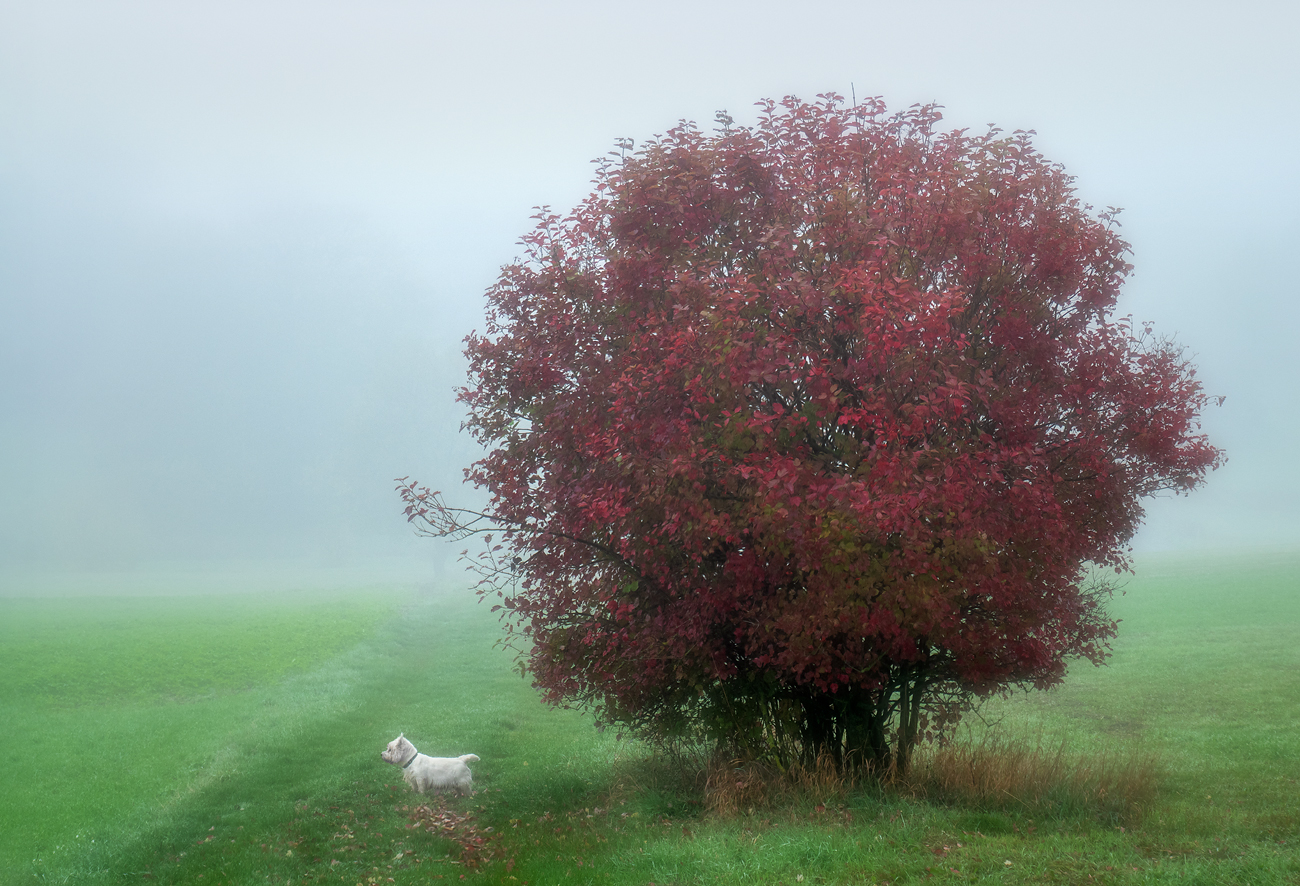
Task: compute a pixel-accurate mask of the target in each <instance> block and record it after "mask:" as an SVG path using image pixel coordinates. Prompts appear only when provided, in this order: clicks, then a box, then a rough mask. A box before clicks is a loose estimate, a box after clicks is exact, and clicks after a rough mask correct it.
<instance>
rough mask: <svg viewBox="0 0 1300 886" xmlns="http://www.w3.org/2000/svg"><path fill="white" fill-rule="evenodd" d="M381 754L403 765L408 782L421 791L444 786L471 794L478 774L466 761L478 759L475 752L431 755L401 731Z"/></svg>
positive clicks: (442, 788) (393, 762)
mask: <svg viewBox="0 0 1300 886" xmlns="http://www.w3.org/2000/svg"><path fill="white" fill-rule="evenodd" d="M379 756H380V758H381V759H382V760H383V761H384V762H385V763H392V764H393V765H394V766H401V767H402V777H403V778H405V779H406V783H407V784H409V785H410V786H411V787H413V788H415V790H416V791H417V792H419V793H421V794H423V793H426V792H428V791H435V792H436V791H444V790H452V791H455V792H456V793H458V794H468V793H469V792H470V790H472V789H473V786H474V776H473V775H471V774H470V771H469V767H468V766H466V765H465V764H466V763H477V762H478V757H476V756H474V755H473V754H462V755H461V756H459V757H427V756H425V755H424V754H421V753H420V752H419V751H417V750H416V749H415V745H413V744H411V742H410V740H408V739H407V738H406V736H405V735H399V736H397V738H395V739H393V740H392V741H390V742H389V743H388V749H387V750H385V751H384V752H383V753H381V754H380V755H379Z"/></svg>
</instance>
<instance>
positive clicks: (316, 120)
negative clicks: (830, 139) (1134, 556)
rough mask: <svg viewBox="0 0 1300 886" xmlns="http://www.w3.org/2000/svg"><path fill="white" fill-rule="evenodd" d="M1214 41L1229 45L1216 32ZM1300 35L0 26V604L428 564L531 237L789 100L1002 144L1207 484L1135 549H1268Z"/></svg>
mask: <svg viewBox="0 0 1300 886" xmlns="http://www.w3.org/2000/svg"><path fill="white" fill-rule="evenodd" d="M1229 9H1231V11H1229ZM1298 10H1300V5H1296V4H1292V3H1282V2H1279V3H1250V2H1245V3H1235V4H1232V5H1231V7H1229V5H1228V4H1214V5H1210V4H1196V3H1186V2H1180V3H1151V4H1143V3H1140V2H1125V3H1098V2H1088V3H1048V2H1043V0H1036V2H1024V3H1012V2H987V3H980V2H974V0H965V2H947V3H944V2H909V3H902V2H895V3H888V4H886V3H878V2H846V3H815V2H811V3H810V2H801V3H797V4H796V3H762V2H719V3H707V2H701V3H662V2H660V3H655V4H639V5H633V4H611V3H607V2H606V3H545V2H533V3H491V2H486V3H484V2H480V3H473V4H470V3H456V4H451V3H440V2H426V3H416V2H391V3H382V2H379V3H377V2H367V3H329V2H275V0H259V2H256V3H245V2H229V0H223V2H220V3H215V2H213V3H177V2H174V0H169V2H154V3H125V2H111V0H109V2H97V3H64V2H57V0H56V2H40V3H23V2H15V0H0V572H4V571H10V572H14V571H19V572H31V571H37V572H39V571H42V570H45V571H50V570H99V569H113V570H122V569H127V570H148V569H152V568H158V567H173V566H187V565H212V564H218V565H219V564H227V563H234V562H239V563H246V562H275V563H279V562H283V563H292V564H304V565H310V566H320V567H329V566H364V565H366V564H369V563H373V562H378V561H382V560H413V559H414V560H424V561H427V562H428V563H431V564H437V563H441V562H442V561H443V559H444V558H447V557H448V555H450V556H451V558H452V559H454V555H455V550H450V549H449V548H448V547H447V546H445V545H443V544H442V543H439V542H434V541H427V540H419V539H416V538H414V537H413V536H412V535H411V534H410V531H409V530H408V528H407V527H406V525H405V523H404V522H403V520H402V517H401V513H400V510H401V509H400V507H399V502H398V499H397V497H396V496H395V495H394V494H393V492H392V486H393V484H392V482H391V480H392V478H394V477H398V476H403V475H408V474H409V475H413V476H415V477H417V478H419V479H421V480H422V481H424V482H426V483H428V484H430V485H433V486H435V487H441V488H443V489H444V490H446V491H448V492H449V493H451V494H452V495H453V497H457V496H463V497H464V499H463V500H466V501H468V500H472V499H473V495H474V493H472V492H471V491H469V490H467V489H465V490H462V489H461V488H460V486H459V483H460V471H461V468H463V467H464V466H466V465H468V464H469V462H470V461H472V460H473V459H474V458H475V457H476V453H477V450H476V449H475V448H474V446H473V445H472V443H471V442H470V441H468V440H467V439H466V438H464V437H463V436H462V435H461V434H460V433H459V423H460V418H461V416H460V411H459V408H458V407H457V405H456V404H455V403H454V400H453V394H452V389H453V387H454V386H456V385H457V384H460V383H462V382H463V381H464V360H463V358H462V356H461V354H460V350H461V339H462V338H463V337H464V336H465V335H466V334H467V333H468V332H469V331H470V330H471V329H473V328H475V326H476V325H481V320H480V318H481V312H482V293H483V291H484V290H485V289H486V288H487V287H488V286H489V285H490V284H491V283H492V282H493V281H494V280H495V278H496V276H497V273H498V271H499V269H500V266H501V265H502V264H503V263H506V262H508V261H510V260H511V259H512V258H513V257H514V256H515V255H516V254H517V252H518V248H517V245H516V241H517V240H518V238H519V237H520V236H521V235H523V234H524V233H525V232H526V231H528V230H529V228H530V227H531V222H530V219H529V216H530V215H531V213H532V207H534V206H536V205H542V204H545V205H550V206H552V207H553V208H555V209H557V210H561V211H562V210H566V209H568V208H570V207H571V206H573V205H574V204H575V203H576V202H578V201H579V200H580V199H581V198H582V197H583V196H584V195H585V194H586V193H587V191H588V190H589V186H590V181H591V177H592V174H593V167H592V165H591V162H590V161H591V160H592V159H594V158H596V157H599V156H600V155H602V154H604V153H605V152H606V151H608V150H610V149H612V148H613V147H614V143H615V140H616V139H618V138H620V137H625V136H626V137H632V138H635V139H637V140H638V141H641V140H644V139H646V138H648V137H650V136H653V135H655V134H656V133H660V132H663V131H664V130H666V129H668V128H669V127H671V126H673V125H674V124H675V123H676V122H677V121H678V120H679V119H682V118H686V119H693V120H696V121H698V122H699V123H700V124H701V125H702V126H704V127H706V128H711V127H712V125H713V124H712V121H713V116H714V113H715V112H716V111H718V110H720V109H726V110H728V111H729V112H730V113H731V114H732V115H733V116H734V117H736V118H737V120H738V121H739V122H741V123H746V122H750V121H752V119H753V117H754V113H753V104H754V102H756V101H758V100H760V99H763V98H768V97H771V98H775V99H779V98H781V97H782V96H785V95H789V94H793V95H798V96H800V97H802V98H806V99H811V98H813V97H814V96H815V95H816V94H818V93H822V92H838V93H841V94H844V95H846V96H847V95H848V94H849V93H850V91H851V90H855V91H856V94H857V95H858V97H863V96H868V95H880V96H882V97H884V99H885V100H886V101H887V102H888V103H889V104H890V106H891V107H894V108H903V107H906V106H907V105H910V104H912V103H914V102H937V103H939V104H941V105H943V106H944V108H945V111H944V114H945V118H946V120H947V121H948V123H949V124H951V125H952V126H953V127H973V128H977V129H982V128H983V127H984V126H985V125H986V124H988V123H996V124H997V125H999V126H1001V127H1002V128H1004V129H1006V130H1014V129H1033V130H1036V131H1037V133H1038V136H1037V138H1036V144H1037V146H1038V147H1039V149H1040V150H1041V151H1042V152H1043V153H1044V154H1046V155H1047V156H1048V157H1049V158H1050V159H1052V160H1055V161H1058V162H1060V163H1062V164H1064V165H1065V167H1066V168H1067V170H1069V171H1070V172H1071V173H1072V174H1074V175H1075V176H1076V177H1077V184H1078V187H1079V191H1080V193H1081V195H1082V196H1083V198H1084V199H1085V200H1087V201H1088V202H1090V203H1092V204H1094V205H1096V206H1098V207H1105V206H1109V205H1114V206H1121V207H1123V208H1124V213H1123V215H1122V216H1121V220H1122V222H1123V224H1124V227H1123V233H1124V235H1125V236H1126V238H1127V239H1128V240H1129V241H1130V242H1131V243H1132V244H1133V247H1134V256H1133V261H1134V263H1135V265H1136V267H1137V273H1136V275H1135V276H1134V278H1133V279H1132V280H1130V282H1129V284H1128V287H1127V291H1126V293H1125V295H1124V296H1123V298H1122V301H1121V311H1120V313H1121V314H1124V313H1132V314H1133V315H1134V318H1135V319H1136V320H1139V321H1142V320H1151V321H1154V322H1155V324H1156V330H1157V331H1158V332H1162V333H1168V334H1172V335H1175V336H1176V337H1177V338H1178V340H1179V341H1181V342H1182V343H1183V344H1184V345H1185V346H1186V347H1187V349H1188V351H1189V352H1191V353H1194V354H1195V355H1196V362H1197V363H1198V365H1199V366H1200V369H1201V377H1202V379H1203V381H1204V383H1205V387H1206V389H1207V391H1208V392H1209V393H1210V394H1213V395H1226V397H1227V400H1226V401H1225V403H1224V405H1223V406H1222V407H1221V408H1217V409H1215V408H1211V409H1210V410H1209V411H1208V413H1207V415H1206V416H1205V427H1206V430H1207V432H1208V433H1209V434H1210V436H1211V438H1212V439H1213V441H1214V442H1215V443H1216V444H1218V445H1220V446H1222V447H1224V448H1226V449H1227V451H1228V456H1229V459H1230V461H1229V463H1228V465H1227V466H1226V467H1225V468H1223V469H1222V470H1220V471H1218V472H1217V473H1216V474H1214V475H1212V476H1211V478H1210V480H1209V482H1208V484H1207V485H1206V486H1205V487H1204V488H1203V489H1201V490H1199V491H1198V492H1196V493H1194V494H1193V495H1192V496H1191V497H1189V498H1180V499H1173V500H1167V501H1164V500H1162V501H1157V502H1154V503H1151V504H1149V506H1148V517H1147V524H1146V526H1145V527H1144V528H1143V530H1142V531H1141V533H1140V534H1139V536H1138V538H1137V539H1136V542H1135V545H1136V547H1137V549H1138V550H1139V551H1141V550H1160V549H1181V548H1187V549H1205V548H1240V547H1247V546H1254V545H1270V546H1293V545H1295V544H1296V543H1297V542H1300V508H1297V506H1296V504H1295V502H1296V500H1297V494H1300V459H1298V458H1297V454H1298V449H1300V447H1297V444H1296V440H1297V433H1298V432H1300V418H1298V416H1300V395H1297V384H1298V382H1297V379H1298V377H1300V365H1298V364H1300V346H1297V345H1296V344H1295V343H1294V341H1293V340H1294V339H1295V338H1296V337H1297V335H1298V334H1300V298H1298V297H1297V296H1300V292H1298V291H1297V290H1298V288H1300V285H1298V284H1297V282H1296V277H1295V274H1294V270H1295V264H1296V262H1295V259H1296V256H1297V246H1296V244H1297V243H1300V209H1298V208H1297V207H1300V172H1298V171H1297V166H1298V163H1297V160H1298V158H1300V148H1298V147H1297V145H1300V139H1298V138H1297V136H1298V135H1300V132H1298V127H1297V115H1298V112H1300V53H1298V52H1296V50H1295V43H1294V41H1295V35H1296V34H1297V33H1300V12H1298Z"/></svg>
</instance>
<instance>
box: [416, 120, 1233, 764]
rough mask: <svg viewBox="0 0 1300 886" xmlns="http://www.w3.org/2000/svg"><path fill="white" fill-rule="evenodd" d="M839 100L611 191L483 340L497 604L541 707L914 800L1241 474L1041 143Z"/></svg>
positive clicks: (1089, 654) (632, 176)
mask: <svg viewBox="0 0 1300 886" xmlns="http://www.w3.org/2000/svg"><path fill="white" fill-rule="evenodd" d="M939 119H940V116H939V114H938V112H937V111H936V110H935V109H934V108H931V107H921V108H913V109H912V110H909V111H906V112H903V113H898V114H892V115H891V114H888V113H887V112H886V110H885V108H884V105H883V104H882V103H881V102H880V101H879V100H873V101H870V102H867V103H866V104H862V105H854V106H852V107H848V106H846V105H845V103H844V102H843V100H842V99H840V98H839V97H837V96H833V95H832V96H824V97H821V99H820V100H819V101H818V102H816V103H811V104H809V103H804V102H800V101H798V100H795V99H787V100H786V101H784V102H782V103H780V104H777V103H774V102H767V103H765V104H764V105H763V106H762V114H761V118H760V120H759V122H758V124H757V125H756V126H754V127H752V128H750V127H735V126H732V125H731V124H732V121H731V120H730V118H728V117H726V115H724V114H720V115H719V120H720V121H721V124H722V125H721V127H720V129H719V130H718V131H717V132H716V133H715V134H713V135H708V134H704V133H702V132H701V131H700V130H698V129H697V128H696V127H695V126H693V125H689V124H683V125H681V126H679V127H678V128H676V129H674V130H672V131H671V132H669V133H668V134H667V135H665V136H663V137H661V138H659V139H657V140H655V141H652V142H650V143H649V144H647V145H645V146H643V147H642V148H641V149H640V150H639V151H636V152H634V153H627V152H625V153H624V155H623V156H621V157H620V158H619V159H617V160H613V161H610V162H609V163H608V164H606V165H604V166H603V167H602V168H601V171H600V173H599V175H598V178H597V180H596V183H595V191H594V193H593V194H592V195H591V196H590V197H589V198H588V199H587V200H586V202H585V203H583V204H582V205H581V206H580V207H579V208H578V209H577V210H575V211H574V212H573V213H572V214H571V215H570V216H568V217H566V218H561V217H559V216H556V215H553V214H550V213H546V212H543V213H542V214H540V215H539V216H537V227H536V229H535V230H534V231H533V232H532V233H531V234H530V235H528V236H527V237H526V238H525V239H524V241H523V242H524V244H525V246H526V248H527V257H526V258H525V259H524V260H522V261H520V262H519V263H517V264H514V265H512V266H509V267H507V268H505V269H504V270H503V272H502V275H501V278H500V281H499V282H498V283H497V284H496V286H495V287H493V288H492V289H491V290H490V292H489V308H488V317H487V329H486V332H485V333H483V334H481V335H480V334H474V335H471V336H470V337H469V338H468V339H467V344H468V347H467V351H466V353H467V355H468V357H469V360H470V378H471V383H470V385H469V387H467V388H465V389H464V390H462V391H461V394H460V399H461V400H462V401H463V402H464V403H465V404H466V405H467V407H468V410H469V418H468V421H467V427H468V428H469V430H470V431H471V432H472V433H473V434H474V435H475V436H476V438H477V439H478V440H479V441H480V442H481V443H482V444H484V446H485V447H486V448H487V449H488V452H487V454H486V456H485V457H484V458H483V459H482V460H480V461H478V462H477V463H476V464H475V465H474V466H473V467H472V469H470V470H469V471H467V475H468V477H469V478H470V479H471V480H473V481H474V482H475V483H476V484H477V485H479V486H480V487H482V488H484V489H486V490H487V491H488V492H489V493H490V495H491V500H490V505H489V506H488V507H487V508H485V509H484V510H482V511H478V512H475V511H469V510H463V509H457V508H452V507H450V506H448V505H447V504H446V502H445V501H444V500H443V498H442V497H441V496H440V495H439V494H438V493H435V492H430V491H429V490H428V489H425V488H423V487H420V486H418V485H417V484H416V483H414V482H411V481H406V480H403V481H401V485H399V487H398V489H399V490H400V491H401V493H402V495H403V497H404V499H405V501H406V504H407V515H408V519H410V520H411V521H413V522H415V523H416V524H417V526H419V527H421V528H422V531H424V532H425V533H427V534H435V535H452V536H465V535H468V534H471V533H475V532H484V531H488V530H489V529H491V528H492V527H495V529H492V531H494V532H497V533H499V537H498V539H497V541H498V542H499V544H497V545H495V546H493V545H491V543H490V542H489V548H490V550H489V551H488V552H487V554H486V558H487V561H486V562H487V570H488V573H489V576H488V579H487V589H486V590H487V591H488V592H495V594H497V595H499V596H500V597H501V598H502V602H501V604H500V605H501V606H502V607H503V608H504V610H505V620H506V622H507V625H508V626H509V628H508V630H509V631H511V632H512V633H513V635H514V636H515V637H516V638H519V639H522V640H524V641H525V644H526V645H525V648H524V649H523V650H522V651H521V655H522V656H523V663H524V665H525V666H526V668H527V670H528V671H529V672H531V674H532V676H533V679H534V680H535V683H536V685H537V686H538V687H540V688H541V689H542V690H544V692H545V695H546V698H547V699H549V700H550V701H552V702H555V703H565V704H575V705H578V706H582V707H585V708H588V709H591V710H593V711H594V712H596V714H597V716H598V717H599V719H601V720H603V721H605V722H611V723H616V724H620V725H623V726H628V727H632V728H635V729H638V730H640V731H642V732H643V733H646V734H649V735H652V736H655V737H659V738H665V737H673V736H682V735H694V736H703V737H707V738H711V739H713V740H716V741H718V742H721V743H723V744H724V745H725V746H727V747H728V748H730V749H736V750H739V751H740V752H744V753H749V754H755V755H760V756H766V757H768V758H775V759H777V760H780V761H786V762H788V761H790V760H792V759H797V758H801V757H802V758H803V759H809V758H813V757H815V756H816V755H818V754H823V753H826V754H830V755H831V756H832V757H834V758H835V759H836V760H837V761H840V762H849V763H855V764H858V765H865V766H867V767H870V768H873V769H876V770H877V771H879V770H881V769H885V768H889V767H894V768H896V769H903V768H906V766H907V763H908V759H909V755H910V754H911V752H912V749H913V748H914V746H915V744H916V743H917V741H918V740H919V739H920V738H922V737H923V736H924V735H925V734H926V733H927V731H928V730H930V729H933V728H934V727H936V726H937V725H939V724H940V722H941V721H943V720H944V719H945V718H949V719H951V717H952V716H954V715H955V714H956V713H958V712H959V711H960V709H961V707H962V706H963V704H965V703H967V702H969V701H971V700H972V699H974V698H976V697H978V696H982V695H987V694H989V693H991V692H996V691H1005V690H1007V689H1009V688H1011V687H1015V686H1036V687H1046V686H1050V685H1052V684H1054V683H1057V682H1059V681H1060V680H1061V678H1062V675H1063V674H1064V672H1065V668H1066V664H1067V661H1068V660H1069V659H1071V658H1074V657H1082V658H1085V659H1088V660H1090V661H1092V662H1094V663H1100V662H1101V661H1102V659H1103V658H1104V657H1105V655H1106V654H1107V649H1108V646H1107V644H1108V641H1109V639H1110V638H1111V637H1113V636H1114V634H1115V628H1116V626H1115V623H1114V621H1112V620H1111V619H1110V618H1109V617H1108V616H1107V614H1106V610H1105V602H1106V598H1107V595H1108V593H1109V587H1108V586H1107V585H1106V583H1104V582H1102V583H1100V584H1098V583H1095V582H1094V580H1093V579H1091V578H1090V576H1095V575H1097V574H1099V567H1105V568H1107V569H1114V570H1115V571H1120V570H1123V569H1125V568H1126V567H1127V559H1126V550H1127V548H1126V544H1127V541H1128V540H1129V539H1130V537H1131V536H1132V535H1133V533H1134V531H1135V529H1136V528H1137V526H1138V523H1139V520H1140V518H1141V516H1142V509H1141V506H1140V500H1141V499H1142V498H1143V497H1144V496H1149V495H1151V494H1153V493H1157V492H1160V491H1169V490H1171V491H1174V492H1187V491H1189V490H1191V489H1192V488H1194V487H1195V486H1197V485H1198V484H1199V483H1201V482H1202V480H1203V479H1204V477H1205V474H1206V472H1207V471H1209V470H1211V469H1213V468H1215V467H1217V466H1218V464H1219V463H1220V461H1221V459H1222V454H1221V453H1220V451H1219V450H1217V449H1215V448H1214V447H1213V446H1211V445H1210V444H1209V443H1208V442H1207V440H1206V439H1205V437H1204V436H1203V435H1201V434H1200V432H1199V427H1200V426H1199V415H1200V411H1201V409H1202V408H1203V407H1204V405H1205V401H1206V398H1205V396H1204V395H1203V393H1202V391H1201V388H1200V385H1199V383H1198V382H1197V381H1196V379H1195V376H1194V368H1193V367H1192V366H1191V365H1190V364H1189V363H1188V361H1187V360H1185V359H1184V358H1183V356H1182V354H1181V351H1180V350H1179V349H1178V348H1177V347H1176V346H1175V345H1173V344H1172V343H1170V342H1168V341H1166V340H1161V339H1157V338H1154V337H1153V336H1152V335H1151V334H1150V330H1149V329H1142V330H1136V329H1134V328H1133V327H1132V325H1131V323H1130V322H1129V321H1128V320H1127V319H1115V318H1113V317H1112V314H1113V310H1114V307H1115V301H1116V296H1117V294H1118V292H1119V289H1120V284H1121V282H1122V281H1123V280H1124V278H1125V277H1126V276H1127V275H1128V273H1129V272H1130V269H1131V268H1130V265H1129V263H1128V262H1127V261H1126V259H1125V254H1126V253H1127V252H1128V246H1127V244H1126V243H1125V242H1124V241H1123V240H1121V239H1120V238H1119V236H1118V235H1117V234H1116V232H1115V225H1114V214H1113V213H1105V212H1103V213H1098V214H1096V215H1093V214H1091V209H1090V207H1088V206H1085V205H1083V204H1081V203H1080V201H1079V200H1078V198H1077V197H1076V196H1075V195H1074V193H1073V190H1072V187H1071V179H1070V177H1069V176H1067V175H1066V173H1065V172H1064V171H1063V170H1062V169H1061V167H1059V166H1057V165H1054V164H1051V163H1049V162H1047V161H1046V160H1044V159H1043V158H1042V157H1041V156H1040V155H1039V154H1038V153H1037V152H1036V151H1035V150H1034V149H1033V148H1032V146H1031V143H1030V134H1029V133H1024V132H1017V133H1015V134H1012V135H1004V134H1002V133H1000V132H999V131H998V130H996V129H994V130H991V131H990V132H988V133H986V134H983V135H969V134H967V133H966V132H964V131H957V132H942V131H939V130H938V129H937V127H936V124H937V123H938V121H939Z"/></svg>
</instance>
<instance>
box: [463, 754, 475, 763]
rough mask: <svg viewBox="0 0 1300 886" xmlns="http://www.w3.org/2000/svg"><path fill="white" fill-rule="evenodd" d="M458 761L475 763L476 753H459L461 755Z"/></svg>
mask: <svg viewBox="0 0 1300 886" xmlns="http://www.w3.org/2000/svg"><path fill="white" fill-rule="evenodd" d="M460 762H462V763H477V762H478V755H477V754H461V755H460Z"/></svg>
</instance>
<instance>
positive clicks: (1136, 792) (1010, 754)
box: [892, 738, 1159, 820]
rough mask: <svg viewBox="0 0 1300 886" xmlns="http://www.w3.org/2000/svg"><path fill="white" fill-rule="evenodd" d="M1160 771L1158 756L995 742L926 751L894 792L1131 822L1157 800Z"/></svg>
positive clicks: (895, 783)
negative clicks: (1078, 751) (1076, 751)
mask: <svg viewBox="0 0 1300 886" xmlns="http://www.w3.org/2000/svg"><path fill="white" fill-rule="evenodd" d="M1158 768H1159V767H1158V765H1157V761H1156V758H1155V756H1154V755H1152V754H1150V753H1147V752H1145V751H1142V750H1140V749H1133V750H1130V751H1128V752H1119V753H1106V754H1101V753H1097V754H1092V755H1076V754H1072V753H1070V752H1069V751H1068V749H1067V747H1066V745H1065V743H1064V742H1060V743H1058V744H1055V745H1045V744H1043V742H1042V741H1035V742H1030V741H1028V740H1023V739H993V738H989V739H985V740H983V741H981V742H979V743H975V744H948V745H944V746H940V747H934V748H930V749H927V750H925V751H923V752H922V753H919V754H918V755H917V757H916V759H915V761H914V762H913V765H912V768H911V770H910V771H909V772H908V773H907V774H906V775H905V776H903V777H901V778H895V779H893V780H892V787H893V789H895V790H901V791H903V792H906V793H910V794H912V795H915V796H921V797H925V798H926V799H930V800H934V801H937V802H944V803H950V804H956V805H963V806H973V807H977V808H984V809H1006V810H1011V809H1021V810H1027V811H1031V812H1036V813H1041V814H1089V815H1093V816H1098V817H1101V818H1103V819H1110V820H1131V819H1134V818H1137V817H1140V816H1141V814H1142V812H1143V811H1144V810H1145V809H1146V808H1147V807H1149V806H1150V804H1151V802H1152V801H1153V800H1154V799H1155V795H1156V789H1157V783H1158Z"/></svg>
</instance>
